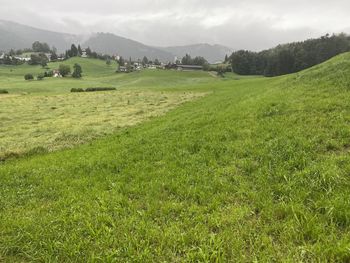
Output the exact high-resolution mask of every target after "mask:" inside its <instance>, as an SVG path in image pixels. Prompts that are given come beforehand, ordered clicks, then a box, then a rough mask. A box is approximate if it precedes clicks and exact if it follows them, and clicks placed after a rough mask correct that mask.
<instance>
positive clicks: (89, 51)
mask: <svg viewBox="0 0 350 263" xmlns="http://www.w3.org/2000/svg"><path fill="white" fill-rule="evenodd" d="M85 51H86V55H87V56H88V57H91V53H92V51H91V49H90V47H88V48H87V49H86V50H85Z"/></svg>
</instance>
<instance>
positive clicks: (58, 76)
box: [52, 69, 62, 78]
mask: <svg viewBox="0 0 350 263" xmlns="http://www.w3.org/2000/svg"><path fill="white" fill-rule="evenodd" d="M52 73H53V77H54V78H61V77H62V75H61V73H60V71H59V70H58V69H54V70H53V71H52Z"/></svg>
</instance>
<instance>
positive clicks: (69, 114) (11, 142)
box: [0, 58, 212, 160]
mask: <svg viewBox="0 0 350 263" xmlns="http://www.w3.org/2000/svg"><path fill="white" fill-rule="evenodd" d="M64 63H66V64H69V65H74V63H80V64H81V65H82V66H83V70H84V77H83V79H80V80H75V79H72V78H59V79H58V78H45V79H44V80H41V81H37V80H33V81H25V80H24V78H23V76H24V75H25V74H26V73H31V74H33V75H37V74H40V73H42V72H43V71H45V69H43V68H41V67H40V66H37V67H33V66H29V65H22V66H17V67H16V66H15V67H14V66H9V67H6V66H5V67H0V75H1V76H4V77H3V78H1V81H0V85H1V86H3V87H6V90H7V91H8V92H9V94H5V95H2V96H1V97H0V100H1V104H0V121H1V126H0V160H1V159H2V160H5V159H8V158H14V157H18V156H21V155H24V154H35V153H39V152H41V153H42V152H51V151H54V150H57V149H62V148H71V147H74V146H75V145H77V144H81V143H86V142H89V141H91V140H93V139H95V138H98V137H101V136H104V135H106V134H111V133H113V132H115V131H116V130H117V129H119V128H123V127H126V126H130V125H134V124H137V123H139V122H141V121H144V120H147V119H149V118H151V117H155V116H159V115H161V114H164V113H165V112H167V111H168V110H170V109H172V108H174V107H176V106H178V105H179V104H181V103H184V102H186V101H189V100H192V99H195V98H197V97H200V96H203V95H205V93H203V92H202V93H201V92H191V91H183V92H166V90H164V91H159V90H155V88H156V85H154V84H153V82H154V80H155V75H156V76H157V80H158V85H159V82H160V80H161V79H162V78H163V80H164V82H165V80H166V79H167V80H169V75H170V74H169V73H168V72H165V71H163V72H152V71H150V72H146V71H144V72H139V73H132V74H116V73H115V70H116V64H113V65H110V66H108V65H106V64H105V63H104V61H100V60H95V59H82V58H73V59H70V60H68V61H66V62H64ZM58 64H59V63H50V64H49V68H51V69H55V68H58ZM190 74H191V73H190ZM162 75H163V76H162ZM174 75H176V74H174ZM187 75H189V74H186V73H185V75H184V74H182V75H181V74H177V76H171V77H172V78H173V79H174V80H175V79H176V80H177V81H178V82H180V83H181V81H184V82H189V81H191V80H192V81H195V80H196V77H195V75H193V74H192V76H190V75H189V76H187ZM171 77H170V79H171ZM200 78H203V80H201V81H204V80H205V79H208V80H211V79H212V77H210V76H208V74H197V79H200ZM210 78H211V79H210ZM176 80H175V81H173V83H174V84H175V83H176ZM140 82H142V85H140V84H138V83H140ZM105 86H107V87H115V88H117V91H110V92H98V93H71V92H70V89H71V88H73V87H74V88H76V87H79V88H85V89H86V88H92V87H105ZM126 87H127V88H126ZM4 89H5V88H4Z"/></svg>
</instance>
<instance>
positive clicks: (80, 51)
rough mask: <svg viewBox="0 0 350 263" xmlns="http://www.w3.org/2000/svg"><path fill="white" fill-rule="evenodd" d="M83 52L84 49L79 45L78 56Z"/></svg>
mask: <svg viewBox="0 0 350 263" xmlns="http://www.w3.org/2000/svg"><path fill="white" fill-rule="evenodd" d="M82 54H83V50H82V49H81V47H80V45H78V56H81V55H82Z"/></svg>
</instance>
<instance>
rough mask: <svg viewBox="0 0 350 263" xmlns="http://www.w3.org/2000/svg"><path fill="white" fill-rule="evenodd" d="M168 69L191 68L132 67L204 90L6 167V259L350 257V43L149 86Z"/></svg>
mask: <svg viewBox="0 0 350 263" xmlns="http://www.w3.org/2000/svg"><path fill="white" fill-rule="evenodd" d="M143 74H144V75H143ZM159 74H174V76H176V78H178V79H186V77H187V76H188V75H187V74H191V73H186V72H175V71H145V72H144V73H140V74H137V73H135V74H130V75H122V76H123V77H124V76H125V77H126V78H128V81H129V82H131V81H132V79H133V78H134V79H135V81H136V80H139V82H137V83H138V84H137V87H138V89H142V88H147V90H149V91H150V90H154V91H155V90H157V91H160V92H169V91H178V92H185V91H186V92H188V91H193V92H198V91H201V92H203V91H204V92H206V93H207V96H205V97H203V98H201V99H198V100H195V101H192V102H188V103H186V104H184V105H182V106H180V107H178V108H177V109H175V110H173V111H171V112H168V113H167V114H166V115H165V116H162V117H158V118H153V119H151V120H150V121H148V122H144V123H141V124H139V125H136V126H133V127H129V128H125V129H122V130H120V131H119V132H116V133H115V134H113V135H109V136H107V137H105V138H103V139H99V140H96V141H94V142H91V143H89V144H85V145H82V146H79V147H76V148H74V149H70V150H63V151H57V152H54V153H50V154H33V155H32V156H27V157H24V158H19V159H17V160H11V161H8V162H5V163H3V164H1V165H0V174H1V176H0V185H1V188H0V209H1V216H0V255H1V257H0V259H3V260H4V261H5V262H6V261H8V262H14V261H15V262H26V261H43V262H46V261H60V262H67V261H74V262H87V261H101V262H106V261H107V262H113V261H118V262H128V261H137V262H155V261H156V262H160V261H162V262H169V261H170V262H232V261H235V262H348V261H349V260H350V252H349V251H350V246H349V242H350V239H349V233H350V210H349V209H348V208H349V205H350V204H349V198H348V197H349V195H350V182H349V171H350V155H349V151H350V127H349V122H350V100H349V88H350V79H349V75H350V54H349V53H346V54H343V55H340V56H337V57H335V58H333V59H331V60H329V61H327V62H325V63H323V64H321V65H318V66H316V67H313V68H311V69H308V70H306V71H302V72H300V73H297V74H293V75H287V76H282V77H277V78H251V79H231V80H230V79H229V78H227V79H225V78H224V79H219V78H213V80H212V81H211V82H210V83H207V82H194V81H189V82H182V81H181V82H176V83H173V82H171V81H168V82H167V85H158V86H157V85H155V87H154V88H152V86H153V85H151V86H146V87H143V86H142V85H143V84H144V83H145V82H146V83H157V81H158V78H157V76H158V75H159ZM118 82H119V81H115V83H118ZM181 83H183V84H181ZM126 105H127V104H126ZM101 106H102V105H99V107H101ZM5 117H6V118H7V116H5ZM28 117H30V115H28Z"/></svg>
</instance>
